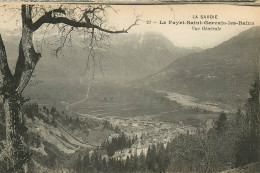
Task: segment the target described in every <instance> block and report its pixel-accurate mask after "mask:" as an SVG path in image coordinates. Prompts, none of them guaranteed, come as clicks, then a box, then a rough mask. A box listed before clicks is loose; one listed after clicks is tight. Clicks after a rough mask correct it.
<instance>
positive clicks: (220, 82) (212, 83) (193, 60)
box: [144, 27, 260, 103]
mask: <svg viewBox="0 0 260 173" xmlns="http://www.w3.org/2000/svg"><path fill="white" fill-rule="evenodd" d="M259 55H260V27H253V28H251V29H248V30H246V31H244V32H241V33H240V34H238V35H237V36H235V37H233V38H231V39H229V40H227V41H225V42H223V43H221V44H220V45H218V46H216V47H213V48H210V49H207V50H205V51H202V52H200V53H193V54H190V55H188V56H185V57H182V58H179V59H178V60H176V61H174V62H173V63H171V64H170V65H169V66H167V67H166V68H164V69H163V70H161V71H160V72H158V73H156V74H154V75H151V76H149V77H147V78H146V79H145V80H144V81H145V85H146V86H150V87H152V88H155V89H158V90H165V91H173V92H179V93H183V94H188V95H191V96H195V97H197V98H200V99H203V100H212V101H220V102H224V103H225V102H226V103H238V102H241V101H244V100H245V99H246V98H247V97H248V91H249V88H250V84H251V83H253V81H254V80H255V79H256V76H257V75H258V74H259V66H258V64H259Z"/></svg>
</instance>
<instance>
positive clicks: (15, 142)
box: [3, 94, 29, 173]
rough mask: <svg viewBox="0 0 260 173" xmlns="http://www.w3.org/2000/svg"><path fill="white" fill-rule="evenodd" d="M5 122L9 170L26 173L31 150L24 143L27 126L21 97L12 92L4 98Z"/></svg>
mask: <svg viewBox="0 0 260 173" xmlns="http://www.w3.org/2000/svg"><path fill="white" fill-rule="evenodd" d="M3 102H4V103H3V105H4V112H5V123H6V151H7V154H8V156H7V171H10V172H17V173H24V172H27V169H26V167H27V164H26V163H27V162H28V160H29V151H28V149H27V147H26V146H25V145H24V141H23V135H24V133H25V132H26V127H25V126H24V124H23V119H22V113H21V106H22V103H21V101H20V99H19V97H17V96H15V94H12V95H10V96H7V97H4V99H3Z"/></svg>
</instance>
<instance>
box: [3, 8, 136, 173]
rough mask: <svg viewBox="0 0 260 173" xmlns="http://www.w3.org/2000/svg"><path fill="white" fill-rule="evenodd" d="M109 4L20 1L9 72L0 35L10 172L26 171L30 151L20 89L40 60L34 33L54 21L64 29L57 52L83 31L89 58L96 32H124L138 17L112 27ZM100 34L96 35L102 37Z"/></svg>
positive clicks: (8, 167)
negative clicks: (17, 39) (16, 44)
mask: <svg viewBox="0 0 260 173" xmlns="http://www.w3.org/2000/svg"><path fill="white" fill-rule="evenodd" d="M108 8H112V7H109V6H102V5H95V6H92V5H86V6H85V7H84V9H83V8H80V7H79V6H73V7H72V8H71V6H69V5H67V6H56V7H53V6H49V7H44V6H33V5H22V6H21V17H22V36H21V39H20V44H19V55H18V60H17V63H16V67H15V72H14V74H12V72H11V70H10V68H9V65H8V62H7V55H6V51H5V46H4V43H3V40H2V38H1V35H0V94H1V97H2V98H3V105H4V106H3V107H4V112H5V123H6V149H5V153H7V154H6V156H7V160H8V161H7V163H8V164H7V169H9V171H12V172H27V171H26V170H27V168H26V167H27V162H28V160H29V157H30V154H29V150H28V147H27V146H26V145H25V144H24V140H23V134H24V133H25V131H26V130H23V129H26V128H24V125H23V123H22V113H21V107H22V105H23V104H24V103H25V102H26V101H27V100H26V99H25V98H23V96H22V92H23V90H24V89H25V88H26V86H27V85H28V83H29V81H30V79H31V77H32V74H33V72H34V69H35V66H36V64H37V62H38V61H39V59H40V57H41V54H40V53H38V52H36V50H35V48H34V44H33V35H34V33H35V31H37V30H38V29H39V28H41V26H43V25H46V24H47V25H49V24H50V25H56V26H58V27H59V28H60V30H61V32H62V31H65V29H64V28H69V29H67V30H66V31H68V32H66V33H67V34H64V35H63V36H64V37H63V39H62V40H63V41H62V42H61V46H60V47H59V48H58V49H57V52H59V51H60V50H61V49H62V47H63V46H64V43H65V41H66V39H67V36H68V35H69V34H70V33H71V32H72V31H73V30H75V29H77V30H79V31H86V33H87V34H89V35H90V37H91V45H92V47H91V48H90V56H89V57H88V59H90V58H93V59H94V58H95V55H94V53H93V44H94V43H93V41H98V39H97V38H96V35H95V33H97V32H99V33H109V34H111V33H127V32H128V31H129V30H130V29H131V28H132V27H133V26H134V25H136V24H137V21H138V19H136V20H135V22H134V23H133V24H132V25H130V26H129V27H128V28H127V29H122V30H113V29H112V28H107V27H106V26H104V24H105V23H106V20H104V16H105V15H107V14H106V10H107V9H108ZM102 36H103V35H102V34H101V35H100V37H99V39H100V40H102V39H103V37H102Z"/></svg>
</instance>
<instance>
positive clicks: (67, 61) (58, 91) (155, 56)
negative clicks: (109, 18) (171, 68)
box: [2, 31, 200, 100]
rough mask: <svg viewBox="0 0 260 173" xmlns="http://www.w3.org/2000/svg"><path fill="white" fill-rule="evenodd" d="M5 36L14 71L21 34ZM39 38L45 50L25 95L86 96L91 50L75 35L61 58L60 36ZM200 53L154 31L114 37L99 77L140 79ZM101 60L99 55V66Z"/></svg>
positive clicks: (96, 72) (39, 45) (97, 72)
mask: <svg viewBox="0 0 260 173" xmlns="http://www.w3.org/2000/svg"><path fill="white" fill-rule="evenodd" d="M51 34H52V33H51ZM2 35H3V39H4V43H5V46H6V49H7V56H8V61H9V64H10V66H11V69H12V71H14V67H15V63H16V59H17V56H18V45H19V39H20V35H19V34H18V33H16V32H10V31H2ZM35 38H36V41H35V47H36V50H42V51H41V53H42V57H41V59H40V61H39V62H38V64H37V66H36V70H35V75H34V77H33V78H32V81H31V84H30V87H28V88H27V90H26V91H25V92H26V93H28V95H31V96H30V97H31V98H35V97H39V98H40V97H44V98H46V99H47V100H49V99H50V100H52V98H53V99H55V98H56V97H57V96H62V97H63V96H64V97H67V98H78V97H80V96H82V91H86V82H87V81H86V67H87V58H88V54H89V51H86V50H84V48H85V47H86V45H84V44H85V43H82V39H81V37H80V36H78V35H72V46H71V47H70V45H69V44H68V46H65V47H64V48H63V49H62V54H60V55H59V56H58V57H56V56H55V55H54V54H53V50H55V48H57V47H58V45H59V44H60V40H59V36H55V35H53V34H52V35H48V34H46V36H45V38H44V40H42V37H41V36H37V35H36V36H35ZM43 42H45V43H47V44H44V43H43ZM42 43H43V44H42ZM36 45H38V46H36ZM96 51H97V50H96ZM197 51H200V49H199V48H188V49H187V48H180V47H177V46H174V45H173V44H172V43H171V41H169V40H168V39H167V38H166V37H165V36H163V35H162V34H159V33H154V32H148V33H144V34H117V35H111V44H110V48H107V49H103V50H99V51H98V52H97V53H102V55H103V56H102V59H101V61H100V63H101V65H102V70H103V74H104V77H103V76H102V74H101V72H100V68H99V65H98V66H97V67H96V71H95V75H96V78H101V79H113V80H115V79H116V80H121V79H124V80H125V79H127V80H134V79H140V78H143V77H145V76H147V75H150V74H153V73H156V72H158V71H159V70H161V69H162V68H164V67H166V66H167V65H168V64H170V63H171V62H173V61H174V60H176V59H178V58H179V57H182V56H185V55H188V54H190V53H193V52H197ZM99 58H100V57H99V56H97V62H96V63H97V64H98V63H99ZM90 73H91V72H90ZM82 84H83V85H84V86H82ZM32 95H34V96H32ZM48 98H49V99H48Z"/></svg>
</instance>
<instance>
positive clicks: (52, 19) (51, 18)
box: [29, 8, 138, 33]
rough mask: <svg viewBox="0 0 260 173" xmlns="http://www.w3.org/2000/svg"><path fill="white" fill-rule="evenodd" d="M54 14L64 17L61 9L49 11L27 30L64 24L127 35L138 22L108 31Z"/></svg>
mask: <svg viewBox="0 0 260 173" xmlns="http://www.w3.org/2000/svg"><path fill="white" fill-rule="evenodd" d="M97 9H100V10H102V8H93V10H88V11H85V13H84V15H83V16H86V15H87V14H88V13H91V12H95V10H97ZM54 13H60V14H64V15H66V13H65V11H64V10H62V9H61V8H59V9H54V10H52V11H49V12H47V13H45V14H44V15H43V16H42V17H40V18H39V19H38V20H37V21H36V22H34V23H32V24H31V25H30V26H29V28H30V29H31V30H32V31H36V30H37V29H39V28H40V27H41V26H42V25H43V24H45V23H50V24H59V23H63V24H66V25H69V26H72V27H76V28H82V27H84V28H95V29H98V30H100V31H103V32H107V33H127V32H128V31H129V30H130V29H131V28H132V27H133V26H135V25H137V22H138V19H136V21H135V22H134V24H132V25H130V26H129V27H128V28H127V29H123V30H110V29H105V28H102V27H100V26H98V25H96V24H93V23H91V22H90V21H85V22H82V21H81V20H79V21H76V20H72V19H69V18H67V17H56V16H55V15H54Z"/></svg>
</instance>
